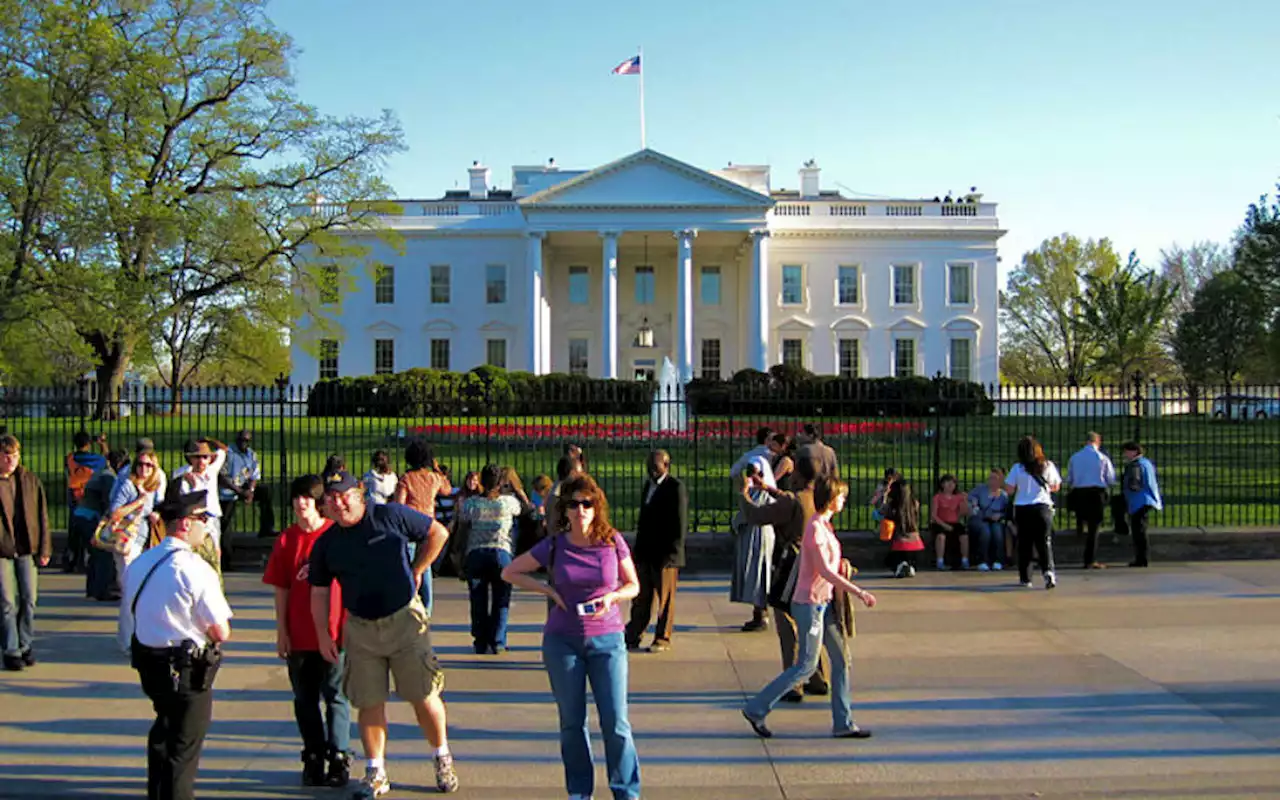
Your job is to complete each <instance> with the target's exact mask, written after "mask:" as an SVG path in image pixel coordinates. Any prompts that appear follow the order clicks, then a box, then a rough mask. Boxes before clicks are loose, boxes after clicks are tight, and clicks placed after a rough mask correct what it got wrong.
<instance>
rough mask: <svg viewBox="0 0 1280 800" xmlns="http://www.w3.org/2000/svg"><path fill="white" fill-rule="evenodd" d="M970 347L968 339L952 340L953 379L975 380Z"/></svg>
mask: <svg viewBox="0 0 1280 800" xmlns="http://www.w3.org/2000/svg"><path fill="white" fill-rule="evenodd" d="M970 345H971V342H970V341H969V340H968V339H952V340H951V377H952V378H953V379H955V380H957V381H971V380H973V368H972V361H971V357H972V352H971V350H970Z"/></svg>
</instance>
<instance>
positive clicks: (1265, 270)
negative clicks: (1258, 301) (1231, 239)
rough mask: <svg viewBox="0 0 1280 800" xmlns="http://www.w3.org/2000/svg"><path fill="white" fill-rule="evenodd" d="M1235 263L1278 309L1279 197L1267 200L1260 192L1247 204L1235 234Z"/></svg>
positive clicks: (1279, 300) (1279, 269)
mask: <svg viewBox="0 0 1280 800" xmlns="http://www.w3.org/2000/svg"><path fill="white" fill-rule="evenodd" d="M1277 188H1278V189H1280V186H1277ZM1235 266H1236V269H1238V270H1240V274H1241V275H1243V276H1244V278H1245V279H1246V280H1247V281H1249V283H1251V284H1253V285H1254V286H1255V287H1256V288H1258V289H1259V290H1261V291H1263V292H1264V293H1266V296H1267V302H1268V303H1269V305H1270V306H1271V308H1273V309H1274V308H1280V200H1277V201H1276V202H1269V200H1268V198H1267V197H1266V196H1265V195H1264V196H1263V197H1262V198H1260V199H1259V200H1258V202H1256V203H1253V204H1252V205H1250V206H1249V210H1248V211H1247V212H1245V218H1244V224H1243V225H1242V226H1241V227H1240V230H1239V231H1237V233H1236V251H1235Z"/></svg>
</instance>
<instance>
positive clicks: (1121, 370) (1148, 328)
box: [1081, 254, 1177, 383]
mask: <svg viewBox="0 0 1280 800" xmlns="http://www.w3.org/2000/svg"><path fill="white" fill-rule="evenodd" d="M1083 277H1084V285H1085V290H1084V296H1083V298H1082V302H1081V316H1082V317H1083V319H1084V322H1085V324H1086V325H1088V326H1089V328H1090V330H1091V331H1092V332H1093V335H1094V336H1096V337H1097V340H1098V342H1099V346H1098V350H1097V356H1096V358H1095V360H1094V367H1095V369H1096V370H1098V371H1102V370H1107V371H1110V372H1111V375H1110V376H1109V377H1112V378H1113V379H1115V380H1117V381H1119V382H1120V383H1128V382H1129V379H1130V378H1131V377H1132V376H1133V375H1134V374H1135V373H1136V372H1139V371H1141V372H1143V373H1145V374H1146V376H1147V377H1152V372H1153V368H1155V367H1157V366H1158V365H1160V364H1161V363H1162V362H1163V361H1164V353H1163V351H1162V349H1161V347H1160V330H1161V324H1162V322H1163V321H1164V319H1165V316H1166V314H1167V312H1168V310H1169V307H1170V306H1171V305H1172V304H1173V301H1174V299H1175V296H1176V292H1177V287H1176V286H1175V285H1174V284H1173V283H1172V282H1171V281H1169V280H1168V279H1167V278H1164V277H1162V276H1160V275H1156V274H1155V273H1154V272H1151V271H1150V270H1145V269H1143V268H1142V266H1141V265H1140V264H1139V263H1138V259H1137V256H1136V255H1133V254H1130V256H1129V261H1128V263H1126V264H1125V266H1124V267H1123V268H1121V269H1118V270H1115V271H1113V272H1111V273H1110V274H1098V273H1092V274H1085V275H1084V276H1083Z"/></svg>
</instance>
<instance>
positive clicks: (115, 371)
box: [93, 351, 126, 420]
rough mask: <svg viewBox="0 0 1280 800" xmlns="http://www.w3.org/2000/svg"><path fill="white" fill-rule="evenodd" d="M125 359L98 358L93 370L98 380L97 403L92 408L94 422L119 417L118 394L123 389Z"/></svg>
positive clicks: (114, 356) (114, 357) (112, 357)
mask: <svg viewBox="0 0 1280 800" xmlns="http://www.w3.org/2000/svg"><path fill="white" fill-rule="evenodd" d="M125 366H126V362H125V359H124V358H122V357H120V355H118V351H117V354H116V355H113V356H108V357H106V358H101V357H100V363H99V364H98V366H97V367H95V368H94V372H95V373H96V374H97V378H98V402H97V405H96V406H95V407H94V411H93V418H94V419H96V420H113V419H118V418H119V416H120V392H121V389H122V388H123V387H124V370H125Z"/></svg>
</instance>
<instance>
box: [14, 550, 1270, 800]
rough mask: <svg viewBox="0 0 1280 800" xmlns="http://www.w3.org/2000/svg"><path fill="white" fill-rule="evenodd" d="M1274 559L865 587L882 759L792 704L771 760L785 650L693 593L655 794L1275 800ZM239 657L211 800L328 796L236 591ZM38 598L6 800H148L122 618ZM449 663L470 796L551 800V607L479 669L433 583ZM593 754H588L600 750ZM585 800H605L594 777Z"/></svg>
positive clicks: (225, 681) (262, 609)
mask: <svg viewBox="0 0 1280 800" xmlns="http://www.w3.org/2000/svg"><path fill="white" fill-rule="evenodd" d="M1278 566H1280V565H1278V564H1277V563H1276V562H1233V563H1198V564H1178V565H1166V566H1160V567H1157V568H1153V569H1151V570H1149V571H1136V570H1128V569H1123V568H1120V569H1111V570H1107V571H1105V572H1097V573H1088V574H1085V573H1081V572H1079V571H1067V572H1064V573H1063V575H1062V585H1061V587H1060V588H1059V589H1058V590H1057V591H1055V592H1052V593H1049V592H1044V591H1042V590H1036V591H1029V590H1024V589H1019V588H1016V587H1014V586H1012V585H1011V583H1012V581H1011V576H1010V575H1009V574H1008V573H1004V574H1003V575H979V574H976V573H974V574H945V575H939V574H935V573H926V574H922V575H921V576H920V577H919V578H917V579H916V580H914V581H909V582H895V581H891V580H887V579H880V578H868V579H867V580H866V581H864V583H865V585H866V586H868V587H870V588H872V589H873V590H874V591H876V593H877V594H878V596H879V598H880V603H881V605H880V607H879V608H877V609H875V610H874V611H865V610H864V611H860V612H859V614H858V623H857V624H858V637H857V639H856V642H855V644H854V651H855V656H854V658H855V673H856V674H855V691H856V695H855V708H856V715H857V720H858V722H859V723H860V724H861V725H862V726H864V727H869V728H872V729H873V730H874V731H875V738H873V739H871V740H869V741H864V742H859V741H848V740H843V741H837V740H833V739H830V738H828V735H829V733H830V714H829V710H828V706H827V704H826V702H825V699H824V698H811V699H809V700H807V701H806V702H805V703H804V704H803V705H802V706H800V707H783V708H781V709H780V710H779V711H778V712H776V713H775V714H774V715H773V716H772V717H771V718H770V725H771V726H772V727H773V728H774V730H775V733H776V735H775V738H774V739H772V740H769V741H768V742H764V741H761V740H759V739H757V738H756V737H755V736H753V735H751V732H750V731H749V729H748V728H747V725H746V723H745V722H744V721H743V720H742V718H741V716H739V709H740V707H741V706H742V704H743V702H744V700H745V698H746V697H747V695H748V694H749V693H752V692H754V691H755V690H756V689H758V688H760V687H761V686H763V685H764V683H765V682H766V681H768V680H769V679H770V678H772V677H773V675H774V674H775V673H776V671H777V669H778V654H777V644H776V639H775V637H774V635H773V634H772V632H770V633H764V634H760V633H757V634H747V633H741V632H738V630H737V628H738V625H740V624H741V623H742V622H743V621H744V620H745V619H746V618H747V616H748V614H747V611H746V609H745V608H744V607H742V606H735V605H731V604H730V603H728V602H727V599H726V597H727V580H726V579H725V578H724V577H690V578H689V579H688V580H686V581H685V583H684V584H683V585H682V586H681V589H680V595H679V615H678V620H679V627H678V633H677V637H676V641H675V649H674V650H673V651H672V652H670V653H666V654H660V655H646V654H640V655H636V656H634V657H633V658H632V661H631V664H632V668H631V669H632V671H631V699H632V722H633V724H634V727H635V731H636V738H637V743H638V747H639V750H640V757H641V763H642V769H643V774H644V784H645V797H646V798H698V800H711V799H712V798H743V799H744V800H745V799H746V798H752V799H754V798H925V797H928V798H962V797H963V798H1006V797H1007V798H1027V797H1040V798H1103V797H1105V798H1146V797H1156V798H1210V797H1213V798H1217V797H1224V798H1245V797H1265V798H1275V797H1280V576H1277V567H1278ZM228 583H229V589H230V591H231V594H232V605H233V607H234V608H235V610H236V613H237V617H236V619H235V620H234V623H233V627H234V634H235V635H234V638H235V642H234V643H233V644H232V645H231V646H230V657H229V660H228V665H227V666H226V668H224V669H223V671H222V673H221V674H220V676H219V679H218V690H217V691H218V695H217V697H218V700H217V704H216V707H215V721H214V724H213V728H212V731H211V733H210V735H209V738H208V740H207V742H206V746H205V751H204V759H203V761H202V764H201V773H200V796H201V797H202V798H206V797H207V798H244V799H246V800H247V799H248V798H253V799H254V800H257V799H258V798H305V797H317V798H322V797H340V796H342V795H341V793H339V792H337V791H336V790H303V789H301V788H299V787H298V750H299V747H300V745H299V742H298V738H297V732H296V729H295V728H294V725H293V721H292V716H291V708H290V694H289V691H288V682H287V679H286V677H285V671H284V668H283V666H282V664H281V662H280V661H279V660H278V659H277V658H276V656H275V647H274V638H273V622H272V619H271V614H272V612H271V603H272V601H271V595H270V594H269V593H268V591H267V590H266V589H265V588H264V587H262V586H261V585H260V584H259V583H258V581H257V576H256V575H250V574H246V573H239V574H235V575H232V576H229V581H228ZM82 585H83V582H82V580H81V579H78V578H77V579H71V578H68V577H64V576H61V575H53V574H50V575H47V576H45V578H44V582H43V586H42V590H43V591H42V593H41V599H40V612H41V613H40V617H39V629H40V632H41V635H40V640H39V643H38V653H39V655H40V657H41V664H40V665H39V666H38V667H37V668H35V669H33V670H28V671H26V672H24V673H21V674H16V675H13V674H7V673H6V674H4V676H3V677H0V709H2V711H0V796H3V797H6V798H9V797H21V798H36V797H60V798H61V797H80V798H99V797H103V798H109V797H139V796H141V795H142V793H143V790H142V786H143V775H144V758H143V741H144V737H145V733H146V730H147V727H148V724H149V713H148V712H149V705H148V703H147V702H146V701H145V700H144V699H143V697H142V695H141V693H140V691H139V689H138V687H137V684H136V682H135V678H134V673H133V672H132V671H131V670H130V669H129V667H128V666H127V664H126V663H125V661H124V659H123V658H122V657H121V656H120V655H119V654H118V653H117V652H116V651H115V650H114V635H113V634H114V627H115V613H114V609H112V608H109V607H104V606H102V605H100V604H94V603H90V602H88V601H86V600H84V599H83V598H82V596H81V595H82V592H81V589H82ZM438 586H440V587H441V595H442V596H441V600H440V602H439V605H438V606H437V617H436V618H437V624H436V625H435V631H436V644H437V649H438V651H439V652H440V655H441V657H442V659H443V660H444V662H445V664H446V666H447V667H448V678H447V690H446V695H445V697H446V700H447V701H448V705H449V713H450V723H451V724H450V734H451V737H452V747H453V749H454V752H455V753H456V755H457V759H458V768H459V774H460V777H461V779H462V783H463V788H462V790H461V792H460V793H459V794H458V795H457V796H458V797H462V798H465V797H475V798H495V799H496V798H524V797H531V798H557V797H560V798H562V797H563V796H564V793H563V790H562V788H561V787H562V785H563V784H562V773H561V768H560V763H559V755H558V745H557V739H556V721H555V708H554V706H553V704H552V700H551V696H550V694H549V692H548V689H547V681H546V677H545V675H544V673H543V671H542V668H541V664H540V662H539V651H538V642H539V630H540V623H541V619H542V616H543V613H544V605H543V603H542V602H541V600H540V599H537V598H533V597H529V596H517V602H516V604H515V607H514V608H513V614H512V617H513V634H512V641H511V643H512V645H513V646H512V650H511V652H510V653H508V654H507V655H505V656H501V657H487V658H482V657H477V656H474V655H472V654H471V649H470V646H469V637H468V635H467V630H468V623H467V607H466V602H465V595H464V591H463V585H462V584H460V583H458V582H457V581H453V580H448V579H446V580H442V581H440V582H439V584H438ZM392 720H393V725H392V731H391V745H390V752H389V767H390V774H391V778H392V782H393V783H394V784H395V785H396V787H397V788H396V790H395V791H394V792H393V793H392V794H391V795H390V797H392V798H409V797H413V798H422V797H428V796H433V795H434V791H428V790H427V787H428V786H430V785H431V774H430V768H431V765H430V760H429V758H427V757H426V755H425V753H426V748H425V745H424V743H423V742H422V740H421V739H420V738H419V736H418V733H417V729H416V728H415V727H414V726H413V725H412V719H411V716H410V713H409V710H408V708H407V707H403V706H397V707H396V708H395V709H394V710H393V712H392ZM599 751H600V748H599V744H598V742H597V752H599ZM598 773H599V777H598V782H597V792H596V797H597V798H604V797H607V795H608V792H607V791H600V789H604V788H605V785H604V777H603V768H602V767H601V768H600V769H599V770H598Z"/></svg>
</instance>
